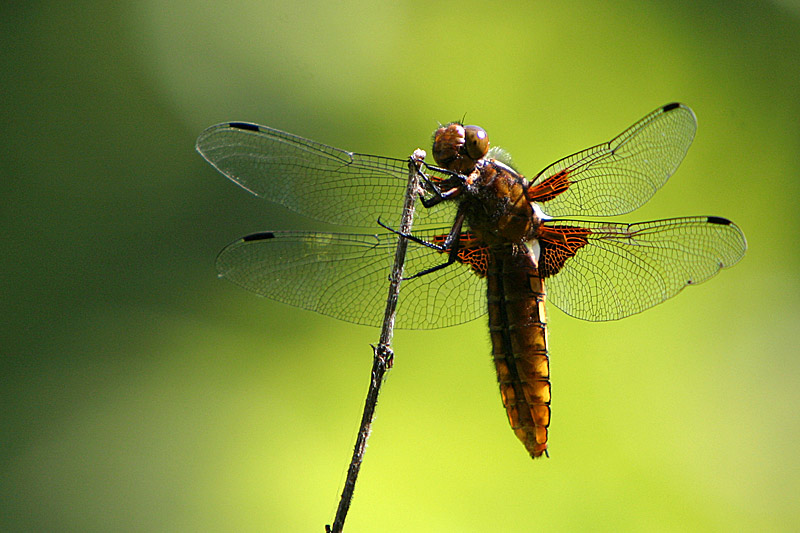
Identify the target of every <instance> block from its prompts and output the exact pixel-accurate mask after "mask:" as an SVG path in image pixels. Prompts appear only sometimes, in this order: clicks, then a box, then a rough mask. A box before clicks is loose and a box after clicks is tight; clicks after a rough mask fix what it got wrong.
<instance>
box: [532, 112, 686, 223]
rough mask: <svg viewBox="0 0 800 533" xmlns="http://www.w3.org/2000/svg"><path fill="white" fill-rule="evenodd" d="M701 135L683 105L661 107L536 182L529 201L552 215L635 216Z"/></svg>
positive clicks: (549, 170) (555, 165)
mask: <svg viewBox="0 0 800 533" xmlns="http://www.w3.org/2000/svg"><path fill="white" fill-rule="evenodd" d="M696 130H697V121H696V119H695V116H694V113H693V112H692V110H691V109H689V108H688V107H686V106H685V105H683V104H668V105H665V106H663V107H660V108H658V109H656V110H655V111H653V112H652V113H650V114H649V115H647V116H646V117H644V118H643V119H641V120H640V121H639V122H637V123H636V124H634V125H633V126H631V127H630V128H628V129H627V130H625V131H624V132H622V133H621V134H620V135H619V136H617V137H615V138H614V139H612V140H611V141H609V142H607V143H603V144H599V145H597V146H595V147H593V148H589V149H587V150H584V151H582V152H578V153H576V154H573V155H571V156H568V157H565V158H564V159H562V160H560V161H557V162H555V163H553V164H552V165H550V166H549V167H547V168H546V169H544V170H543V171H541V172H540V173H539V174H538V175H537V176H536V177H535V178H534V179H533V181H532V185H531V188H530V189H529V197H530V198H531V200H533V201H536V202H542V205H541V207H542V210H543V211H544V212H545V213H546V214H548V215H550V216H559V217H561V216H612V215H621V214H624V213H628V212H630V211H633V210H634V209H636V208H638V207H640V206H641V205H642V204H644V203H645V202H647V201H648V200H649V199H650V198H651V197H652V196H653V194H654V193H655V192H656V191H657V190H658V189H660V188H661V186H662V185H664V183H666V181H667V179H669V177H670V176H671V175H672V173H673V172H675V170H676V169H677V168H678V165H680V163H681V161H683V158H684V156H685V155H686V152H687V150H688V149H689V146H690V145H691V144H692V139H694V134H695V131H696Z"/></svg>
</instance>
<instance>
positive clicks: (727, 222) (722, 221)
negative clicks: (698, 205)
mask: <svg viewBox="0 0 800 533" xmlns="http://www.w3.org/2000/svg"><path fill="white" fill-rule="evenodd" d="M706 221H707V222H708V223H709V224H719V225H720V226H730V225H731V224H732V222H731V221H730V220H728V219H727V218H722V217H708V218H707V219H706Z"/></svg>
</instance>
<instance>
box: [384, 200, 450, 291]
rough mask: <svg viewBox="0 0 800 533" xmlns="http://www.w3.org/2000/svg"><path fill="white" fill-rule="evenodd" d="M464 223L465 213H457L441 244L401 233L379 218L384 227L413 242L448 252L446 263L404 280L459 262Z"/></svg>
mask: <svg viewBox="0 0 800 533" xmlns="http://www.w3.org/2000/svg"><path fill="white" fill-rule="evenodd" d="M463 224H464V213H461V212H459V213H458V215H456V219H455V221H454V222H453V227H452V228H450V233H448V234H447V237H446V238H445V240H444V243H443V244H441V245H438V244H433V243H432V242H428V241H425V240H422V239H420V238H419V237H415V236H414V235H407V234H404V233H400V232H399V231H397V230H396V229H394V228H390V227H389V226H387V225H386V224H384V223H383V222H381V221H380V219H378V225H380V226H381V227H382V228H384V229H387V230H389V231H391V232H392V233H396V234H397V235H400V236H402V237H405V238H406V239H408V240H410V241H411V242H415V243H417V244H421V245H422V246H426V247H428V248H433V249H434V250H436V251H438V252H442V253H444V252H448V254H447V261H446V262H444V263H442V264H440V265H436V266H433V267H431V268H426V269H425V270H421V271H420V272H417V273H416V274H414V275H413V276H408V277H404V278H403V280H404V281H405V280H409V279H414V278H419V277H421V276H424V275H426V274H430V273H431V272H436V271H437V270H441V269H443V268H445V267H448V266H450V265H452V264H453V263H455V262H457V260H458V251H459V249H460V245H461V240H460V239H459V236H460V235H461V227H462V225H463Z"/></svg>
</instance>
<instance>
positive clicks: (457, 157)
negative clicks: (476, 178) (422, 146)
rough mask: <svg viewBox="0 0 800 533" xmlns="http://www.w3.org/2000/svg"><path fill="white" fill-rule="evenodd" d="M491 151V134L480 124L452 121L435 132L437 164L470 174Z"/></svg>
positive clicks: (434, 146) (434, 145)
mask: <svg viewBox="0 0 800 533" xmlns="http://www.w3.org/2000/svg"><path fill="white" fill-rule="evenodd" d="M488 151H489V136H488V135H487V134H486V131H485V130H484V129H483V128H481V127H479V126H464V125H463V124H460V123H458V122H451V123H450V124H447V125H445V126H440V127H439V129H437V130H436V131H435V132H433V150H432V152H433V158H434V160H436V164H437V165H439V166H440V167H442V168H445V169H447V170H452V171H454V172H458V173H460V174H469V173H471V172H472V171H473V170H474V169H475V164H476V163H477V162H478V161H479V160H480V159H483V158H484V157H485V156H486V153H487V152H488Z"/></svg>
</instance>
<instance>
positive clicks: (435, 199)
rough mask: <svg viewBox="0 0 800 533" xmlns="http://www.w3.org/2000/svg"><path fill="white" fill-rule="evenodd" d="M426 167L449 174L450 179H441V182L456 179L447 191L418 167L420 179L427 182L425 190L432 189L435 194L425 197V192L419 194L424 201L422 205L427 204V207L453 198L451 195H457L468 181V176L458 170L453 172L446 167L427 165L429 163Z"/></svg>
mask: <svg viewBox="0 0 800 533" xmlns="http://www.w3.org/2000/svg"><path fill="white" fill-rule="evenodd" d="M423 164H424V163H423ZM425 168H428V169H430V170H435V171H437V172H440V173H442V174H448V175H449V176H450V178H449V179H447V180H441V182H440V183H449V182H451V181H455V182H456V183H455V184H454V186H453V187H450V188H449V189H447V190H446V191H442V188H441V187H440V186H439V185H438V184H437V183H436V182H434V181H433V180H432V179H430V178H429V177H428V175H427V174H425V172H423V171H422V168H420V167H417V174H419V177H420V179H422V181H423V183H425V190H426V191H431V192H432V194H433V196H431V197H430V198H425V195H424V193H423V194H420V195H419V199H420V201H421V202H422V205H423V206H425V208H430V207H433V206H435V205H436V204H439V203H441V202H443V201H445V200H447V199H448V198H451V197H453V196H455V195H456V194H458V193H459V192H460V191H461V188H462V186H463V185H464V183H465V181H466V177H465V176H463V175H461V174H459V173H457V172H453V171H451V170H446V169H443V168H438V167H432V166H430V165H427V164H425Z"/></svg>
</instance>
